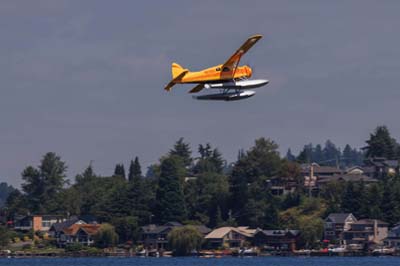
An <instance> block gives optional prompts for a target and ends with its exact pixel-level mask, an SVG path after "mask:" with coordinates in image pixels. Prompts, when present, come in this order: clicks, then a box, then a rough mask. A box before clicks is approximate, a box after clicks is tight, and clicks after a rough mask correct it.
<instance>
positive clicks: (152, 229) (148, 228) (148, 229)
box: [141, 222, 211, 235]
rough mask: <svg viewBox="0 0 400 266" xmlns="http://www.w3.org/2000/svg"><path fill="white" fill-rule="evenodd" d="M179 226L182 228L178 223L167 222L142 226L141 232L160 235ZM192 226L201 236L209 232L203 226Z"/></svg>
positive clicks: (208, 229)
mask: <svg viewBox="0 0 400 266" xmlns="http://www.w3.org/2000/svg"><path fill="white" fill-rule="evenodd" d="M180 226H183V225H182V224H181V223H178V222H168V223H166V224H164V225H155V224H149V225H145V226H142V227H141V228H142V232H144V233H148V234H160V233H163V232H165V231H167V230H171V229H173V228H174V227H180ZM192 226H193V227H194V228H196V229H197V230H198V231H199V232H200V233H202V234H203V235H205V234H208V233H209V232H210V231H211V229H210V228H208V227H207V226H205V225H192Z"/></svg>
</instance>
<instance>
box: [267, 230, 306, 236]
mask: <svg viewBox="0 0 400 266" xmlns="http://www.w3.org/2000/svg"><path fill="white" fill-rule="evenodd" d="M260 232H262V233H263V234H264V235H266V236H285V235H287V234H288V233H290V234H292V235H294V236H297V235H298V234H300V231H299V230H262V231H260Z"/></svg>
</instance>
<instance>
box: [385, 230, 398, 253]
mask: <svg viewBox="0 0 400 266" xmlns="http://www.w3.org/2000/svg"><path fill="white" fill-rule="evenodd" d="M383 243H384V244H385V246H386V247H391V248H395V249H397V250H400V224H397V225H396V226H394V227H393V228H392V229H390V231H389V233H388V237H387V238H385V239H384V240H383Z"/></svg>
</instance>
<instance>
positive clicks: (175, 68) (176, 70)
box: [171, 63, 187, 79]
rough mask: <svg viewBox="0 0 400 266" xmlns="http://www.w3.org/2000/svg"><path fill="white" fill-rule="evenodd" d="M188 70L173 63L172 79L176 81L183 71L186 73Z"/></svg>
mask: <svg viewBox="0 0 400 266" xmlns="http://www.w3.org/2000/svg"><path fill="white" fill-rule="evenodd" d="M185 70H187V69H184V68H183V67H182V66H180V65H179V64H177V63H172V66H171V71H172V79H175V78H176V77H178V76H179V75H180V74H181V73H182V72H183V71H185Z"/></svg>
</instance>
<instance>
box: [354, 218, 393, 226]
mask: <svg viewBox="0 0 400 266" xmlns="http://www.w3.org/2000/svg"><path fill="white" fill-rule="evenodd" d="M375 221H376V222H377V223H378V225H386V226H388V225H389V224H388V223H387V222H384V221H381V220H374V219H361V220H358V221H357V222H354V223H353V224H356V225H357V224H367V225H373V224H374V223H375Z"/></svg>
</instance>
